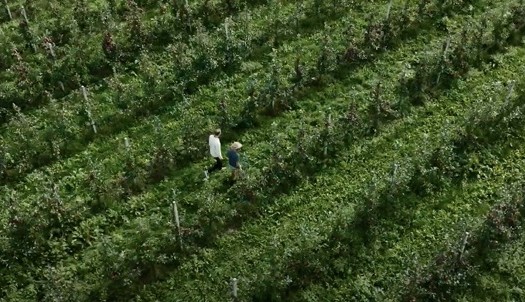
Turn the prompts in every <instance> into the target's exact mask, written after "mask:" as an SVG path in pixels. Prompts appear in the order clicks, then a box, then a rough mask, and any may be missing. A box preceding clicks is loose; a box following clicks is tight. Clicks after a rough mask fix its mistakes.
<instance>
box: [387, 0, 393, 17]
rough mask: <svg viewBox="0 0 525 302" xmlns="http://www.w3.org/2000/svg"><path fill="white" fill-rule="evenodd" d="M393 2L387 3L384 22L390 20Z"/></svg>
mask: <svg viewBox="0 0 525 302" xmlns="http://www.w3.org/2000/svg"><path fill="white" fill-rule="evenodd" d="M393 2H394V0H390V2H389V3H388V6H387V8H386V20H388V19H390V10H391V9H392V3H393Z"/></svg>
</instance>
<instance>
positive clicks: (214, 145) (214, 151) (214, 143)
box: [204, 129, 222, 179]
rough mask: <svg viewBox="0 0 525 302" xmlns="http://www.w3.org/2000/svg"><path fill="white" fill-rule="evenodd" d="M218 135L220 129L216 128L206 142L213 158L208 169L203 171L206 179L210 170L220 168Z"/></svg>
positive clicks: (220, 156) (220, 158)
mask: <svg viewBox="0 0 525 302" xmlns="http://www.w3.org/2000/svg"><path fill="white" fill-rule="evenodd" d="M220 136H221V129H216V130H215V132H214V133H213V134H210V137H209V138H208V142H209V144H210V154H211V156H212V157H213V158H214V159H215V164H214V165H213V166H211V167H210V168H208V170H206V171H204V175H205V176H206V179H208V175H209V174H211V173H212V172H214V171H218V170H221V169H222V152H221V140H220V139H219V137H220Z"/></svg>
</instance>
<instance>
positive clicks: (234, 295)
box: [231, 278, 239, 301]
mask: <svg viewBox="0 0 525 302" xmlns="http://www.w3.org/2000/svg"><path fill="white" fill-rule="evenodd" d="M231 286H232V298H233V301H237V292H238V289H239V288H238V280H237V278H232V282H231Z"/></svg>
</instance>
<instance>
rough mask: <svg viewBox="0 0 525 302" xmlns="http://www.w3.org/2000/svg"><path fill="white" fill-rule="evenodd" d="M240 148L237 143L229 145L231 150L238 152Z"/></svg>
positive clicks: (239, 144)
mask: <svg viewBox="0 0 525 302" xmlns="http://www.w3.org/2000/svg"><path fill="white" fill-rule="evenodd" d="M241 148H242V144H241V143H239V142H235V143H233V144H232V145H231V149H232V150H234V151H236V152H238V151H239V150H240V149H241Z"/></svg>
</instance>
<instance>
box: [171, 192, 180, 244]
mask: <svg viewBox="0 0 525 302" xmlns="http://www.w3.org/2000/svg"><path fill="white" fill-rule="evenodd" d="M172 192H173V201H172V206H173V221H174V222H175V224H174V226H175V231H176V232H177V237H178V241H179V247H180V248H181V249H182V232H181V229H180V219H179V209H178V208H177V201H176V196H177V194H176V192H175V190H172Z"/></svg>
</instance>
